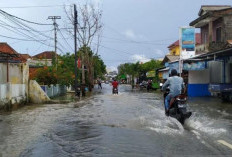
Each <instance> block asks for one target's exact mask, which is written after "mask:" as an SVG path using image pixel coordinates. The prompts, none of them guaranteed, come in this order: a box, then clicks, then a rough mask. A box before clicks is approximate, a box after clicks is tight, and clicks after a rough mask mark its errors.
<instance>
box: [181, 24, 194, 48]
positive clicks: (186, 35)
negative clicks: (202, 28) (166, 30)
mask: <svg viewBox="0 0 232 157" xmlns="http://www.w3.org/2000/svg"><path fill="white" fill-rule="evenodd" d="M181 46H182V50H185V51H195V28H191V27H190V28H181Z"/></svg>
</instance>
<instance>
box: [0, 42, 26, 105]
mask: <svg viewBox="0 0 232 157" xmlns="http://www.w3.org/2000/svg"><path fill="white" fill-rule="evenodd" d="M0 74H1V75H0V109H2V108H4V109H10V108H12V107H13V106H14V105H20V104H23V103H26V102H27V101H28V76H29V67H28V64H27V63H26V60H25V58H24V57H23V56H22V55H21V54H19V53H18V52H16V51H15V50H14V49H13V48H12V47H11V46H10V45H8V44H7V43H0Z"/></svg>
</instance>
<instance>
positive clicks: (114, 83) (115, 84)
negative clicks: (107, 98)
mask: <svg viewBox="0 0 232 157" xmlns="http://www.w3.org/2000/svg"><path fill="white" fill-rule="evenodd" d="M113 80H114V81H113V82H112V86H113V92H114V88H116V89H117V90H118V82H117V81H116V79H115V78H114V79H113Z"/></svg>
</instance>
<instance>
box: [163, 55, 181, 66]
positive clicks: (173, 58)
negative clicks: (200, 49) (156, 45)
mask: <svg viewBox="0 0 232 157" xmlns="http://www.w3.org/2000/svg"><path fill="white" fill-rule="evenodd" d="M179 59H180V56H177V55H166V56H165V57H164V59H163V61H162V63H163V64H164V63H166V62H173V61H177V60H179Z"/></svg>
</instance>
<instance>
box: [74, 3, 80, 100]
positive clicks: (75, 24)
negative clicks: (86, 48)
mask: <svg viewBox="0 0 232 157" xmlns="http://www.w3.org/2000/svg"><path fill="white" fill-rule="evenodd" d="M74 50H75V94H76V96H78V97H80V89H79V88H78V86H77V9H76V4H74Z"/></svg>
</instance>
